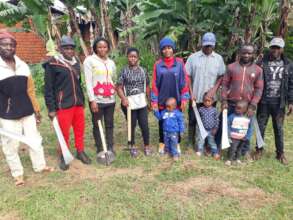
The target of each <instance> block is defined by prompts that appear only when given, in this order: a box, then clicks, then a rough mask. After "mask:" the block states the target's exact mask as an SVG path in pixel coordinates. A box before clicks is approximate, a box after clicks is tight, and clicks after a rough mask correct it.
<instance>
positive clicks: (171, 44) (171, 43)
mask: <svg viewBox="0 0 293 220" xmlns="http://www.w3.org/2000/svg"><path fill="white" fill-rule="evenodd" d="M167 46H169V47H172V49H173V50H175V48H176V45H175V42H174V41H173V40H172V39H171V38H170V37H164V38H163V39H162V40H161V41H160V50H161V51H162V50H163V48H164V47H167Z"/></svg>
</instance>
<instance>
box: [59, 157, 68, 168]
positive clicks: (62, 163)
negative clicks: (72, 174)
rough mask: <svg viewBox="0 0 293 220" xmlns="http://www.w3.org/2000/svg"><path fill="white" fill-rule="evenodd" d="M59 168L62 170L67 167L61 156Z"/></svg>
mask: <svg viewBox="0 0 293 220" xmlns="http://www.w3.org/2000/svg"><path fill="white" fill-rule="evenodd" d="M59 168H60V169H61V170H63V171H65V170H68V169H69V165H67V164H66V163H65V161H64V158H63V156H61V157H60V161H59Z"/></svg>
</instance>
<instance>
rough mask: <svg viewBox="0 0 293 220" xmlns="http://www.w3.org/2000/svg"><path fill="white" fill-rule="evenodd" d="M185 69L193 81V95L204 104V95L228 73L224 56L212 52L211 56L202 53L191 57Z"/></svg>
mask: <svg viewBox="0 0 293 220" xmlns="http://www.w3.org/2000/svg"><path fill="white" fill-rule="evenodd" d="M185 68H186V71H187V74H188V75H189V77H190V79H191V83H192V93H193V94H192V95H193V96H194V97H195V98H196V102H197V103H202V102H203V95H204V93H206V92H207V91H209V90H210V89H211V88H213V87H214V85H215V83H216V81H217V78H218V77H219V76H222V75H223V74H224V73H225V71H226V67H225V63H224V61H223V58H222V56H221V55H219V54H217V53H216V52H212V54H210V55H209V56H207V55H205V54H204V53H203V52H202V51H198V52H196V53H194V54H192V55H190V56H189V57H188V59H187V62H186V64H185Z"/></svg>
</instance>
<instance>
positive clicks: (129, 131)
mask: <svg viewBox="0 0 293 220" xmlns="http://www.w3.org/2000/svg"><path fill="white" fill-rule="evenodd" d="M127 135H128V142H130V141H131V108H130V107H129V106H128V107H127Z"/></svg>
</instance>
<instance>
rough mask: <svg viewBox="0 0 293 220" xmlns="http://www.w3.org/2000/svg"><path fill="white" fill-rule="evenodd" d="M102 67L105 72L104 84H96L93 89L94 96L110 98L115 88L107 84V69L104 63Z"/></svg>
mask: <svg viewBox="0 0 293 220" xmlns="http://www.w3.org/2000/svg"><path fill="white" fill-rule="evenodd" d="M104 65H105V67H106V70H107V77H106V82H103V83H100V82H97V85H96V86H95V87H94V94H95V95H100V96H103V97H110V96H112V95H114V94H115V87H114V85H113V84H112V83H111V82H109V73H108V68H107V66H106V64H105V63H104Z"/></svg>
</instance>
